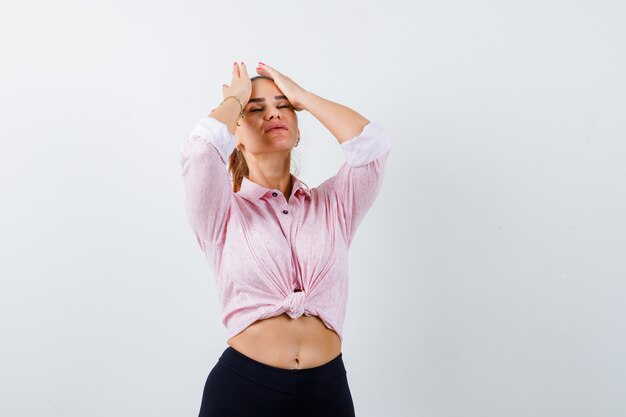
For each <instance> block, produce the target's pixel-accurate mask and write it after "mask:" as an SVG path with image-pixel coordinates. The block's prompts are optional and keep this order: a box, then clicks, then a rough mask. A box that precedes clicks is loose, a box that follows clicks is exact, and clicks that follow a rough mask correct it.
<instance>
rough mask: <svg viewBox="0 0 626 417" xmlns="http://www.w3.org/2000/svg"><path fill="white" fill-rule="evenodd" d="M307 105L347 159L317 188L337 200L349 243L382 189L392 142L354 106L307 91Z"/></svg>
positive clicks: (305, 101)
mask: <svg viewBox="0 0 626 417" xmlns="http://www.w3.org/2000/svg"><path fill="white" fill-rule="evenodd" d="M301 103H302V105H303V106H304V108H305V109H306V110H307V111H309V112H310V113H311V114H313V116H315V118H317V119H318V120H319V121H320V122H321V123H322V124H323V125H324V126H326V128H328V130H330V131H331V133H332V134H333V135H334V136H335V137H336V138H337V141H338V142H339V144H340V147H341V150H342V151H343V153H344V156H345V158H346V161H345V162H344V163H343V165H342V166H341V167H340V168H339V171H338V172H337V174H335V175H334V176H332V177H331V178H329V179H327V180H326V181H324V182H323V183H322V184H320V185H319V186H318V187H317V189H318V191H320V192H321V193H322V195H323V196H324V197H328V198H329V201H331V202H332V203H333V204H334V207H335V208H336V213H337V215H338V218H339V220H340V222H341V228H342V230H343V231H344V236H345V239H346V242H347V243H348V246H350V244H351V243H352V239H353V238H354V235H355V233H356V230H357V227H358V226H359V224H360V223H361V222H362V220H363V219H364V218H365V215H366V214H367V212H368V211H369V209H370V207H371V206H372V205H373V204H374V201H375V200H376V197H377V196H378V193H379V191H380V188H381V185H382V181H383V175H384V171H385V166H386V164H387V159H388V157H389V152H390V151H391V142H390V140H389V138H388V136H387V132H386V131H385V129H384V128H383V127H382V126H380V125H378V124H377V123H374V122H370V121H369V120H367V119H366V118H364V117H363V116H361V115H360V114H358V113H357V112H355V111H354V110H352V109H350V108H348V107H346V106H343V105H341V104H338V103H334V102H332V101H330V100H326V99H323V98H321V97H319V96H317V95H315V94H313V93H310V92H307V93H306V94H305V95H304V96H303V98H302V101H301Z"/></svg>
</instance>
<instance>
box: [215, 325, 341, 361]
mask: <svg viewBox="0 0 626 417" xmlns="http://www.w3.org/2000/svg"><path fill="white" fill-rule="evenodd" d="M226 343H227V344H228V345H229V346H231V347H232V348H233V349H235V350H237V351H239V352H240V353H243V354H244V355H246V356H248V357H250V358H252V359H254V360H256V361H258V362H261V363H264V364H267V365H270V366H275V367H278V368H284V369H306V368H313V367H316V366H320V365H323V364H325V363H327V362H330V361H331V360H333V359H335V358H336V357H337V356H339V353H341V339H339V336H338V335H337V333H335V332H334V331H333V330H331V329H329V328H328V327H326V325H325V324H324V323H323V322H322V320H321V319H320V318H319V317H318V316H306V315H302V316H300V317H298V318H297V319H292V318H291V317H289V316H288V315H287V314H286V313H283V314H281V315H280V316H275V317H270V318H268V319H263V320H257V321H255V322H254V323H252V324H251V325H250V326H248V327H247V328H246V329H245V330H244V331H243V332H241V333H239V334H237V335H235V336H233V337H231V338H230V339H228V340H227V341H226Z"/></svg>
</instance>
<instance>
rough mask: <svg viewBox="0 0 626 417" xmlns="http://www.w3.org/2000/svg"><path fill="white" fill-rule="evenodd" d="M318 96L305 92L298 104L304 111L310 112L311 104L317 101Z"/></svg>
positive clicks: (299, 98)
mask: <svg viewBox="0 0 626 417" xmlns="http://www.w3.org/2000/svg"><path fill="white" fill-rule="evenodd" d="M316 97H317V96H316V95H315V93H312V92H310V91H307V90H305V91H304V92H302V93H301V94H300V97H298V104H299V105H300V106H301V107H302V109H303V110H307V111H308V110H309V107H310V104H311V103H312V102H313V100H315V98H316Z"/></svg>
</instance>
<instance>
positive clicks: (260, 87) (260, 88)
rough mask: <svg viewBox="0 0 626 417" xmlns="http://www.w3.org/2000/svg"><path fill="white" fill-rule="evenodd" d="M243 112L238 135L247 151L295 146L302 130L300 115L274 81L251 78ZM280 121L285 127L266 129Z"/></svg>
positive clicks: (289, 149) (274, 149)
mask: <svg viewBox="0 0 626 417" xmlns="http://www.w3.org/2000/svg"><path fill="white" fill-rule="evenodd" d="M277 97H278V98H277ZM243 114H244V115H245V117H244V118H243V119H240V121H239V123H240V124H241V126H237V130H236V131H235V135H236V136H237V138H238V142H237V144H238V145H239V144H241V146H240V148H242V150H243V151H244V152H247V153H252V154H259V153H265V152H276V151H291V149H292V148H293V147H294V146H295V144H296V140H297V138H298V137H299V134H300V133H299V131H298V117H297V116H296V112H295V110H294V108H293V106H292V105H291V103H290V102H289V100H287V98H285V96H284V95H283V93H282V92H281V91H280V90H279V89H278V87H277V86H276V84H275V83H274V81H272V80H268V79H264V78H258V79H256V80H254V81H252V94H251V95H250V101H249V102H248V104H246V107H244V109H243ZM277 122H278V123H280V124H282V125H284V126H285V128H284V129H272V130H269V131H267V129H268V128H269V127H270V126H269V125H270V123H272V124H274V123H277Z"/></svg>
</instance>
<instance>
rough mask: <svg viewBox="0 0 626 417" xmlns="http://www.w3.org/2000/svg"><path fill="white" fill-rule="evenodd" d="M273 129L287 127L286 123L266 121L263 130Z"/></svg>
mask: <svg viewBox="0 0 626 417" xmlns="http://www.w3.org/2000/svg"><path fill="white" fill-rule="evenodd" d="M274 129H285V130H288V129H287V125H286V124H284V123H281V122H270V123H268V125H267V126H266V127H265V132H269V131H270V130H274Z"/></svg>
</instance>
